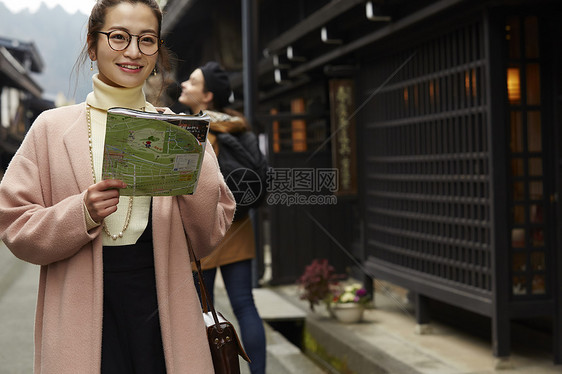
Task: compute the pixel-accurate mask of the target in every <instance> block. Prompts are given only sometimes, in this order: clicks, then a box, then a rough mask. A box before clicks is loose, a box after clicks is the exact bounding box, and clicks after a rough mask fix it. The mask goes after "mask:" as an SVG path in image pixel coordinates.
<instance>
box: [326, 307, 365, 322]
mask: <svg viewBox="0 0 562 374" xmlns="http://www.w3.org/2000/svg"><path fill="white" fill-rule="evenodd" d="M330 309H331V311H332V314H333V315H334V316H335V317H336V319H337V320H338V321H340V322H343V323H356V322H359V321H361V319H362V318H363V306H362V305H359V304H356V303H343V304H332V305H331V307H330Z"/></svg>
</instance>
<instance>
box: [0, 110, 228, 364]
mask: <svg viewBox="0 0 562 374" xmlns="http://www.w3.org/2000/svg"><path fill="white" fill-rule="evenodd" d="M206 150H207V152H206V155H205V158H204V162H203V170H202V172H201V176H200V180H199V183H198V186H197V191H196V193H195V194H194V195H192V196H181V197H170V196H166V197H154V198H153V200H152V214H153V218H152V222H153V240H154V261H155V272H156V284H157V297H158V304H159V313H160V323H161V329H162V341H163V345H164V354H165V357H166V366H167V371H168V373H169V374H186V373H193V374H203V373H213V367H212V361H211V356H210V351H209V346H208V343H207V338H206V333H205V328H204V323H203V319H202V315H201V307H200V304H199V301H198V298H197V293H196V291H195V288H194V285H193V277H192V274H191V266H190V263H189V262H190V259H189V254H188V250H187V244H186V238H185V234H184V229H185V230H186V231H187V232H188V233H189V235H190V238H191V241H192V243H193V245H194V249H195V250H196V253H197V255H198V256H199V257H203V256H206V255H208V254H209V253H211V251H212V250H213V248H214V247H215V246H216V245H217V244H218V242H219V241H220V240H221V239H222V237H223V236H224V234H225V233H226V231H227V230H228V228H229V227H230V224H231V221H232V217H233V214H234V209H235V201H234V199H233V197H232V194H231V193H230V191H229V190H228V187H226V185H225V183H224V180H223V178H222V176H221V174H220V171H219V169H218V164H217V161H216V157H215V154H214V152H213V151H212V147H211V146H209V145H207V147H206ZM92 183H93V177H92V170H91V165H90V158H89V152H88V127H87V123H86V110H85V105H84V103H82V104H77V105H73V106H70V107H64V108H58V109H54V110H49V111H46V112H44V113H43V114H41V115H40V116H39V117H38V119H37V120H36V121H35V123H34V124H33V126H32V127H31V130H30V131H29V133H28V134H27V136H26V138H25V140H24V142H23V144H22V146H21V147H20V149H19V150H18V152H17V154H16V155H15V156H14V158H13V159H12V162H11V163H10V166H9V167H8V170H7V171H6V174H5V176H4V178H3V180H2V182H1V183H0V233H1V236H0V239H1V240H3V241H4V243H5V244H6V245H7V246H8V248H9V249H10V250H11V251H12V252H13V253H14V254H15V255H16V256H17V257H19V258H20V259H22V260H24V261H28V262H31V263H34V264H39V265H41V275H40V283H39V295H38V300H37V311H36V321H35V373H41V374H65V373H68V374H76V373H80V374H89V373H91V374H99V372H100V363H101V341H102V315H103V310H102V308H103V268H102V266H103V262H102V235H103V233H102V231H101V228H100V227H97V228H95V229H93V230H91V231H89V232H88V231H86V223H85V222H86V220H85V216H84V209H83V200H84V193H85V191H86V189H87V188H88V186H90V185H91V184H92ZM182 223H183V224H182Z"/></svg>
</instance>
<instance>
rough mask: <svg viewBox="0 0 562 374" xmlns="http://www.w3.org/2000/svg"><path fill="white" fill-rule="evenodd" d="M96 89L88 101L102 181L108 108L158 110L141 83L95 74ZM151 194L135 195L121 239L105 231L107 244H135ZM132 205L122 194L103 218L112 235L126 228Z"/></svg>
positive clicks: (97, 173)
mask: <svg viewBox="0 0 562 374" xmlns="http://www.w3.org/2000/svg"><path fill="white" fill-rule="evenodd" d="M92 81H93V88H94V90H93V92H90V93H89V94H88V97H87V98H86V104H88V105H90V107H91V109H90V115H91V122H92V153H93V155H94V169H95V171H94V173H95V176H96V182H99V181H101V179H102V178H101V174H102V166H103V150H104V143H105V122H106V119H107V110H108V109H109V108H112V107H124V108H130V109H137V110H145V111H147V112H156V109H155V108H154V106H152V104H150V103H148V102H147V101H146V97H145V95H144V92H143V90H142V86H138V87H134V88H118V87H112V86H109V85H107V84H105V83H103V82H102V81H101V80H100V79H99V78H98V74H95V75H94V76H93V77H92ZM150 203H151V197H150V196H135V197H134V198H133V208H132V212H131V219H130V221H129V226H128V227H127V229H126V230H125V231H124V232H123V237H122V238H117V239H116V240H113V239H112V238H110V237H109V236H107V235H106V234H105V232H103V233H102V235H103V245H104V246H118V245H128V244H135V243H136V242H137V240H138V238H139V237H140V236H141V235H142V233H143V231H144V230H145V228H146V225H147V224H148V214H149V212H150ZM128 206H129V196H121V197H120V198H119V204H118V205H117V211H116V212H114V213H112V214H110V215H109V216H108V217H106V218H105V219H104V222H105V225H106V227H107V229H108V230H109V232H110V233H111V234H119V232H121V231H122V230H123V226H124V225H125V220H126V216H127V208H128ZM86 213H87V214H86V216H87V217H86V220H87V221H88V222H87V224H88V227H92V225H94V226H95V225H99V224H97V223H95V222H94V221H93V220H92V218H91V217H89V214H88V211H87V210H86Z"/></svg>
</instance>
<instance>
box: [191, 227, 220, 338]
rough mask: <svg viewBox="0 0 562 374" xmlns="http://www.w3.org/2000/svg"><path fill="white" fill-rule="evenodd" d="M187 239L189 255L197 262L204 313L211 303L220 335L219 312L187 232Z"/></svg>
mask: <svg viewBox="0 0 562 374" xmlns="http://www.w3.org/2000/svg"><path fill="white" fill-rule="evenodd" d="M185 237H186V238H187V248H188V249H189V254H190V255H191V257H192V258H193V260H194V261H195V266H196V267H197V275H198V278H199V289H200V291H201V304H203V312H204V313H208V312H209V310H208V309H207V302H208V303H209V304H208V305H209V309H211V314H212V315H213V319H214V320H215V325H216V326H217V330H218V332H219V333H220V332H221V331H222V328H221V325H220V322H219V318H218V316H217V312H216V311H215V306H214V305H213V300H212V299H211V298H210V297H209V294H208V293H207V287H205V282H204V281H203V272H202V270H201V261H199V259H198V258H197V256H195V252H194V251H193V247H192V245H191V239H190V238H189V235H188V234H187V231H186V232H185Z"/></svg>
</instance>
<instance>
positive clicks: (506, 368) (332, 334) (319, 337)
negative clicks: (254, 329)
mask: <svg viewBox="0 0 562 374" xmlns="http://www.w3.org/2000/svg"><path fill="white" fill-rule="evenodd" d="M270 290H271V291H272V292H275V293H277V294H278V295H280V296H282V297H283V298H284V299H285V300H286V301H287V302H289V303H291V304H293V305H296V306H299V307H300V308H301V309H302V310H303V311H306V310H307V309H308V305H307V304H306V303H305V302H304V301H302V300H299V299H298V295H297V288H296V287H295V286H283V287H274V288H271V289H270ZM256 302H257V304H258V308H259V304H260V299H259V297H257V301H256ZM430 327H431V329H430V330H431V331H428V333H427V334H424V335H420V334H419V333H417V332H416V331H419V326H418V325H417V324H416V321H415V319H414V317H413V313H412V311H411V310H409V307H408V306H407V305H406V304H404V303H403V302H401V301H400V300H397V299H396V298H394V297H388V296H386V295H384V294H382V293H377V294H376V295H375V308H374V309H372V310H366V311H365V315H364V318H363V321H362V322H361V323H357V324H342V323H339V322H337V321H335V320H334V319H332V318H330V317H329V316H328V313H327V311H326V310H324V309H323V308H321V307H319V308H318V311H316V312H314V313H312V312H308V313H307V316H306V330H307V335H308V336H309V337H308V338H309V339H310V336H312V338H313V340H314V341H315V342H316V343H318V344H320V345H321V346H322V350H321V351H322V354H323V357H324V359H325V358H326V356H327V357H328V358H329V359H330V360H331V361H332V362H336V363H339V364H340V365H342V364H343V369H347V370H349V371H348V372H349V373H357V374H374V373H389V374H410V373H411V374H495V373H501V374H555V373H557V374H560V373H562V365H554V364H553V361H552V355H551V354H549V352H545V351H543V350H539V349H537V350H533V349H532V348H529V347H526V348H524V349H520V348H519V347H514V348H513V353H512V355H511V356H510V358H509V359H508V360H497V359H496V358H495V357H494V356H493V355H492V347H491V341H488V340H483V339H480V338H478V337H474V336H471V335H469V334H467V333H464V332H462V331H458V330H456V329H454V328H452V327H448V326H444V325H441V324H439V323H432V324H431V326H430Z"/></svg>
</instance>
